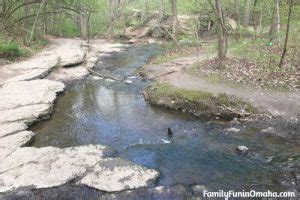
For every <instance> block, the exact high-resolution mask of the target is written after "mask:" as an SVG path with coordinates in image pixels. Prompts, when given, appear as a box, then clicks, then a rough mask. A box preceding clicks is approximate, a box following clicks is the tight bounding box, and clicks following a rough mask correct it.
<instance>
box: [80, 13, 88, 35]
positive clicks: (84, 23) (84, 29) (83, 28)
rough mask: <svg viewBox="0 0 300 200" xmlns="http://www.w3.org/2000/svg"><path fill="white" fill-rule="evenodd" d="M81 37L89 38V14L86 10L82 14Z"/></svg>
mask: <svg viewBox="0 0 300 200" xmlns="http://www.w3.org/2000/svg"><path fill="white" fill-rule="evenodd" d="M80 37H81V38H83V39H87V16H86V13H85V12H84V13H82V14H81V15H80Z"/></svg>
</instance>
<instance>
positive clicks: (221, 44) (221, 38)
mask: <svg viewBox="0 0 300 200" xmlns="http://www.w3.org/2000/svg"><path fill="white" fill-rule="evenodd" d="M215 1H216V14H217V18H218V58H219V60H220V61H223V60H224V59H225V58H226V54H227V35H226V28H225V17H224V13H223V9H222V4H221V1H220V0H215Z"/></svg>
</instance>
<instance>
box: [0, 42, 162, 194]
mask: <svg viewBox="0 0 300 200" xmlns="http://www.w3.org/2000/svg"><path fill="white" fill-rule="evenodd" d="M51 41H52V45H50V46H49V47H48V48H46V49H45V50H44V51H42V52H40V53H39V54H37V55H36V56H34V57H32V58H30V59H28V60H25V61H22V62H19V63H13V64H10V65H4V66H1V68H0V72H1V73H0V74H1V79H0V80H1V88H0V94H1V97H2V101H1V103H0V116H1V117H0V148H1V152H0V160H1V164H0V169H1V170H0V193H8V192H13V193H16V192H17V191H19V190H22V189H23V188H26V189H27V190H30V189H31V190H34V189H41V188H51V187H57V186H60V185H64V184H66V183H69V182H70V181H72V180H76V183H77V184H79V185H87V186H90V187H94V188H98V189H99V190H102V191H107V192H115V191H122V190H126V189H133V188H139V187H146V186H147V185H148V184H151V183H152V181H154V180H155V179H156V178H157V177H158V175H159V173H158V172H157V171H155V170H151V169H147V168H145V167H142V166H139V165H136V164H134V163H132V162H129V161H125V160H123V159H120V158H106V157H104V156H103V155H104V153H103V152H105V151H106V148H105V146H103V145H83V146H79V147H70V148H58V147H51V146H47V147H44V148H34V147H28V145H30V144H32V142H34V139H35V137H36V133H35V132H33V131H28V130H27V129H28V127H30V126H31V125H32V124H36V123H37V122H38V121H41V120H45V119H49V117H50V115H51V113H52V112H53V108H54V103H55V101H56V99H57V94H58V93H61V92H63V91H64V88H65V85H64V84H63V83H62V82H65V83H69V84H71V83H70V82H72V81H74V80H75V79H78V80H80V79H83V78H84V77H85V76H87V75H88V69H89V68H91V67H93V66H94V64H95V63H96V62H97V61H98V59H99V57H101V56H103V55H105V54H107V53H111V52H112V51H120V50H121V47H122V45H120V44H111V43H107V42H106V41H103V40H102V41H100V40H99V41H94V43H93V44H92V45H89V51H87V49H84V48H83V46H86V45H85V44H84V42H83V41H81V40H76V39H75V40H73V39H51ZM70 67H73V68H70ZM74 72H76V73H74ZM48 79H52V80H48ZM60 81H62V82H60ZM105 177H106V178H105ZM94 180H99V181H96V182H95V181H94ZM103 181H104V182H103ZM104 183H105V184H104ZM107 183H109V184H107ZM0 197H1V196H0Z"/></svg>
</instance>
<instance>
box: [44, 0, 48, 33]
mask: <svg viewBox="0 0 300 200" xmlns="http://www.w3.org/2000/svg"><path fill="white" fill-rule="evenodd" d="M47 5H48V2H47V1H46V2H45V6H44V37H45V36H46V34H47V32H48V15H47Z"/></svg>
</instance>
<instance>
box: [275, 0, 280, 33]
mask: <svg viewBox="0 0 300 200" xmlns="http://www.w3.org/2000/svg"><path fill="white" fill-rule="evenodd" d="M279 4H280V0H275V5H276V20H275V30H276V33H278V32H279V30H280V5H279Z"/></svg>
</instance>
